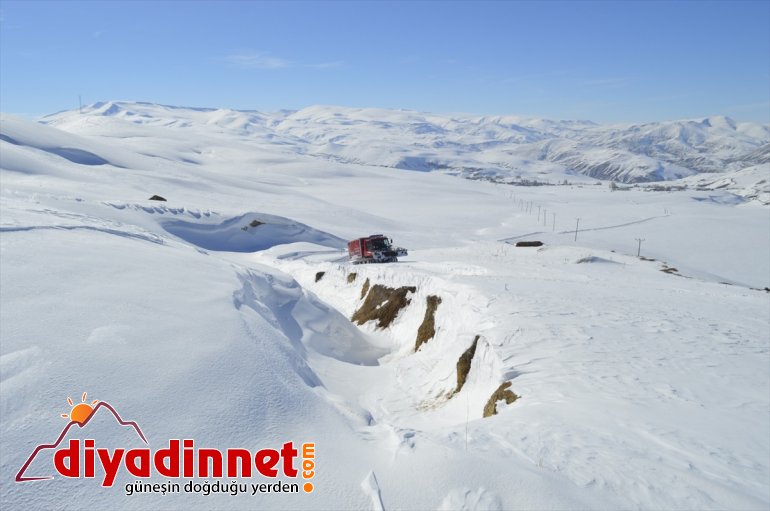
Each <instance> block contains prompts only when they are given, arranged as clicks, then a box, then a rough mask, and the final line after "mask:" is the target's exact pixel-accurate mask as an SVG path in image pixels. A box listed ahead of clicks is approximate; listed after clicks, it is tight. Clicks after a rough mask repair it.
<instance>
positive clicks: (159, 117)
mask: <svg viewBox="0 0 770 511" xmlns="http://www.w3.org/2000/svg"><path fill="white" fill-rule="evenodd" d="M83 116H87V117H89V118H91V119H93V118H94V117H95V116H102V117H109V118H112V119H115V120H118V119H120V120H124V121H128V122H131V123H134V124H139V125H143V124H147V125H153V126H163V127H167V128H179V129H193V128H197V129H206V130H214V131H218V132H224V133H226V134H227V133H229V134H232V135H233V136H237V137H246V138H248V137H251V136H257V137H260V138H261V139H263V140H270V141H273V142H274V144H276V145H281V146H283V147H290V148H291V150H293V151H295V152H297V153H300V154H303V155H307V156H312V157H316V158H323V159H331V160H335V161H339V162H342V163H353V164H364V165H375V166H384V167H394V168H400V169H408V170H416V171H437V170H438V171H446V172H450V173H454V174H458V175H461V176H464V177H471V178H479V177H485V176H486V177H489V176H494V177H495V179H497V180H503V181H517V180H519V181H521V180H529V181H530V182H531V180H533V179H535V180H537V179H541V180H553V179H558V178H559V176H562V177H563V176H565V175H566V176H587V177H590V178H594V179H601V180H612V181H617V182H621V183H643V182H651V181H668V180H673V179H679V178H683V177H687V176H693V175H696V174H704V173H709V174H713V173H728V172H729V173H735V172H738V171H741V170H742V169H745V168H749V167H755V166H757V165H760V166H766V165H768V164H769V163H770V126H768V125H760V124H755V123H745V122H740V123H739V122H735V121H734V120H732V119H730V118H728V117H722V116H716V117H707V118H704V119H695V120H682V121H665V122H655V123H644V124H622V125H621V124H618V125H599V124H596V123H593V122H590V121H550V120H544V119H532V118H523V117H514V116H473V115H438V114H430V113H421V112H414V111H405V110H387V109H374V108H368V109H354V108H345V107H335V106H314V107H309V108H305V109H302V110H299V111H280V112H276V113H262V112H256V111H236V110H227V109H207V108H185V107H170V106H162V105H155V104H149V103H130V102H102V103H96V104H94V105H91V106H89V107H85V108H84V110H83V112H82V114H81V113H79V112H78V111H67V112H60V113H57V114H53V115H50V116H47V117H45V118H44V119H43V121H44V122H45V123H48V124H51V125H53V126H57V127H60V128H62V129H64V130H67V131H69V129H68V126H70V127H71V126H72V125H73V123H75V124H77V123H78V122H79V121H78V119H81V118H82V117H83ZM72 131H77V130H72Z"/></svg>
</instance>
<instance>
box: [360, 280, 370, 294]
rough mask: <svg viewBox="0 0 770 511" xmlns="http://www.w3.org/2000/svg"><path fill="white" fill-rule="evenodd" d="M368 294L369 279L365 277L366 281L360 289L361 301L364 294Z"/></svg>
mask: <svg viewBox="0 0 770 511" xmlns="http://www.w3.org/2000/svg"><path fill="white" fill-rule="evenodd" d="M368 292H369V277H366V281H365V282H364V285H363V286H362V287H361V299H362V300H363V298H364V296H366V293H368Z"/></svg>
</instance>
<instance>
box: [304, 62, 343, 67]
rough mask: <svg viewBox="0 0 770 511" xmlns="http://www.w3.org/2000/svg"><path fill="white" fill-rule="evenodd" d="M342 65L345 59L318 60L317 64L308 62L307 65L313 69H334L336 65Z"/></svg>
mask: <svg viewBox="0 0 770 511" xmlns="http://www.w3.org/2000/svg"><path fill="white" fill-rule="evenodd" d="M343 65H345V61H343V60H335V61H332V62H319V63H318V64H308V66H307V67H312V68H313V69H334V68H337V67H342V66H343Z"/></svg>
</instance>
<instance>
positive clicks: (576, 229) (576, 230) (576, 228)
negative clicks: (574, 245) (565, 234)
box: [575, 218, 580, 241]
mask: <svg viewBox="0 0 770 511" xmlns="http://www.w3.org/2000/svg"><path fill="white" fill-rule="evenodd" d="M579 225H580V219H579V218H578V219H577V223H576V224H575V241H577V232H578V226H579Z"/></svg>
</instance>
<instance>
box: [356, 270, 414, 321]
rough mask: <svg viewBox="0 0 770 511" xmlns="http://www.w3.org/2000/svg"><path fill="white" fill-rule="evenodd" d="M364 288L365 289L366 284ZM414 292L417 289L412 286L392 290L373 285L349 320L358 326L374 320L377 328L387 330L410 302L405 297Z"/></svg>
mask: <svg viewBox="0 0 770 511" xmlns="http://www.w3.org/2000/svg"><path fill="white" fill-rule="evenodd" d="M368 282H369V281H368V279H367V283H368ZM364 287H367V286H366V284H364ZM416 291H417V288H416V287H414V286H403V287H399V288H392V287H387V286H383V285H381V284H375V285H374V286H372V287H371V288H370V289H369V293H368V294H367V295H366V300H365V301H364V304H363V305H362V306H361V308H360V309H358V310H357V311H356V312H354V313H353V317H352V318H350V320H351V321H353V322H355V323H358V324H359V325H363V324H364V323H366V322H367V321H375V320H376V321H377V327H378V328H387V327H388V326H390V324H391V323H392V322H393V320H394V319H396V316H398V313H399V312H400V311H401V309H403V308H404V307H406V306H407V305H409V303H410V302H411V300H410V299H408V298H407V297H406V295H407V294H408V293H414V292H416Z"/></svg>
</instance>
